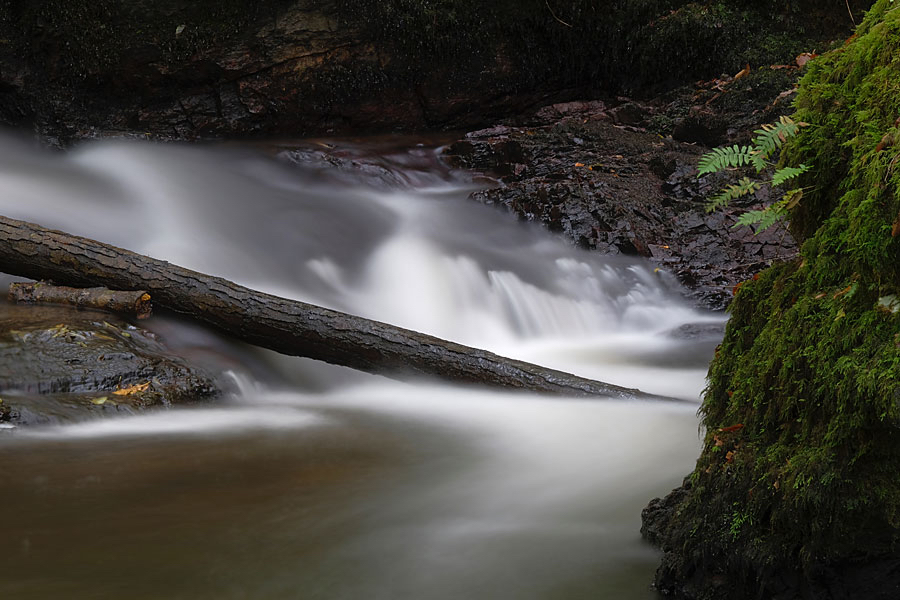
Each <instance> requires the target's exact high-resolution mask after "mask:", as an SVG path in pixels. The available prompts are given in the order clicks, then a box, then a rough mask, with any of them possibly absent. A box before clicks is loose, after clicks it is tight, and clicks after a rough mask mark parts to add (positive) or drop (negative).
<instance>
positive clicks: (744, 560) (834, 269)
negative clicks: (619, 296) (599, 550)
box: [645, 0, 900, 600]
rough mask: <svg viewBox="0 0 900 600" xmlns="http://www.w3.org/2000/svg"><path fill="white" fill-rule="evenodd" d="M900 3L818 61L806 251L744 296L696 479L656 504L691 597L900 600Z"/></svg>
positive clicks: (804, 151)
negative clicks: (898, 59)
mask: <svg viewBox="0 0 900 600" xmlns="http://www.w3.org/2000/svg"><path fill="white" fill-rule="evenodd" d="M898 56H900V6H896V5H895V3H893V2H892V1H891V0H879V1H878V2H876V3H875V5H874V6H873V7H872V9H871V11H870V12H869V13H868V15H867V17H866V20H865V21H864V22H863V23H862V24H861V26H860V27H859V29H858V31H857V34H856V36H855V37H854V38H853V39H852V40H851V41H849V42H848V43H847V44H846V45H844V46H843V47H841V48H839V49H837V50H834V51H832V52H830V53H829V54H827V55H826V56H823V57H821V58H819V59H817V60H815V61H813V63H811V64H810V68H809V71H808V73H807V74H806V76H805V77H804V78H803V80H802V81H801V88H800V91H799V93H798V96H797V102H796V106H797V115H796V117H797V119H798V120H802V121H805V122H807V123H809V127H807V128H805V129H804V132H803V133H802V134H801V136H800V137H799V138H798V139H797V140H796V143H794V144H793V145H791V146H790V147H789V148H788V149H787V151H786V152H785V153H784V155H783V160H784V161H785V162H786V163H788V164H792V165H796V164H800V163H805V164H808V165H812V166H813V169H812V171H811V172H810V173H809V174H808V175H807V176H806V179H805V181H803V184H804V185H805V186H807V191H806V194H805V196H804V198H803V201H802V203H801V205H800V206H799V207H798V208H797V209H796V210H795V211H794V214H793V215H792V228H793V230H794V232H795V235H796V236H797V237H798V239H799V240H801V241H802V249H801V258H800V259H798V260H797V261H795V262H792V263H789V264H780V265H777V266H775V267H772V268H770V269H769V270H767V271H765V272H763V273H762V274H761V275H760V276H759V278H758V279H756V280H753V281H748V282H746V283H745V284H743V285H742V286H741V287H740V290H739V292H738V294H737V296H736V298H735V300H734V302H733V303H732V306H731V313H732V318H731V321H730V322H729V324H728V328H727V331H726V335H725V340H724V342H723V343H722V345H721V347H720V348H719V350H718V351H717V355H716V358H715V360H714V362H713V364H712V366H711V368H710V372H709V385H708V388H707V391H706V394H705V398H704V403H703V406H702V408H701V414H702V416H703V425H704V427H705V430H706V436H705V440H704V446H703V451H702V454H701V456H700V458H699V460H698V462H697V466H696V469H695V471H694V472H693V473H692V474H691V476H690V477H689V479H687V480H686V482H685V487H684V488H683V489H680V490H677V491H676V492H674V493H673V495H671V496H670V497H669V498H667V499H665V500H662V501H654V503H652V504H651V506H650V507H648V509H647V510H646V511H645V533H646V534H647V535H648V537H649V538H650V539H651V540H653V541H655V542H656V543H658V544H659V545H660V546H661V547H662V548H663V549H664V550H665V557H664V561H663V565H662V567H661V568H660V570H659V572H658V580H657V584H658V586H659V587H660V588H661V589H663V590H664V591H668V592H672V593H677V594H681V595H683V596H686V597H689V598H700V599H707V598H709V599H712V598H716V599H729V598H735V599H737V598H741V599H743V598H775V599H781V598H784V599H788V598H804V599H806V598H815V599H818V598H823V599H824V598H827V599H844V598H847V599H851V598H853V599H855V598H859V599H866V600H872V599H878V598H884V599H887V598H898V597H900V546H898V542H900V529H898V527H900V404H898V400H900V310H898V309H900V235H898V234H900V168H898V167H900V129H898V127H900V119H898V116H900V87H898V85H900V84H898V82H900V62H898V61H897V57H898Z"/></svg>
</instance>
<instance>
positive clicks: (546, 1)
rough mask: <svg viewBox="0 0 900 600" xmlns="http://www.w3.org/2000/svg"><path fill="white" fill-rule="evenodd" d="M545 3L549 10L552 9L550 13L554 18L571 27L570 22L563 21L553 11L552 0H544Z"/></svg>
mask: <svg viewBox="0 0 900 600" xmlns="http://www.w3.org/2000/svg"><path fill="white" fill-rule="evenodd" d="M544 4H546V5H547V10H549V11H550V14H551V15H553V18H554V19H556V20H557V21H559V22H560V23H562V24H563V25H565V26H566V27H571V25H569V24H568V23H566V22H565V21H563V20H562V19H560V18H559V17H557V16H556V13H555V12H553V9H552V8H550V1H549V0H544Z"/></svg>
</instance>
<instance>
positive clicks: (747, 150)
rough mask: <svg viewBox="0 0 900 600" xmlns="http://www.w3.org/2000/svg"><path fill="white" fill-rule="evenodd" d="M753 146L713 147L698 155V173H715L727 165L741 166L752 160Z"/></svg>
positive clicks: (727, 166)
mask: <svg viewBox="0 0 900 600" xmlns="http://www.w3.org/2000/svg"><path fill="white" fill-rule="evenodd" d="M753 152H754V150H753V148H751V147H750V146H737V145H734V146H732V147H730V148H729V147H728V146H724V147H722V148H715V149H713V150H711V151H709V152H707V153H706V154H704V155H703V156H701V157H700V161H699V162H698V163H697V170H698V171H699V173H698V176H699V175H706V174H707V173H716V172H718V171H721V170H723V169H727V168H729V167H743V166H744V165H748V164H750V163H751V162H752V161H753Z"/></svg>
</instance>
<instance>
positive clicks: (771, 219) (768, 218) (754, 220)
mask: <svg viewBox="0 0 900 600" xmlns="http://www.w3.org/2000/svg"><path fill="white" fill-rule="evenodd" d="M787 206H788V200H787V199H782V200H779V201H778V202H775V203H774V204H771V205H769V206H767V207H765V208H763V209H762V210H748V211H747V212H745V213H744V214H742V215H741V216H740V217H738V219H737V221H736V222H735V224H734V225H733V226H732V227H741V226H746V227H751V226H754V225H755V226H756V230H755V231H754V234H757V235H758V234H760V233H761V232H763V231H765V230H766V229H768V228H769V227H771V226H772V225H774V224H775V223H777V222H778V221H780V220H781V219H783V218H786V217H787V215H788V209H787Z"/></svg>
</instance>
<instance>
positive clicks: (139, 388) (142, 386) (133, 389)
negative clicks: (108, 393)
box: [113, 381, 150, 396]
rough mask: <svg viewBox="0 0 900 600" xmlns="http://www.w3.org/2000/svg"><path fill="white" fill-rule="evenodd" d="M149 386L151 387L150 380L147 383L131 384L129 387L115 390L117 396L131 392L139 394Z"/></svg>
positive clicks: (128, 394) (127, 394)
mask: <svg viewBox="0 0 900 600" xmlns="http://www.w3.org/2000/svg"><path fill="white" fill-rule="evenodd" d="M148 387H150V382H149V381H148V382H146V383H138V384H136V385H130V386H128V387H124V388H120V389H118V390H116V391H114V392H113V394H114V395H116V396H130V395H131V394H137V393H138V392H143V391H144V390H146V389H147V388H148Z"/></svg>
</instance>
